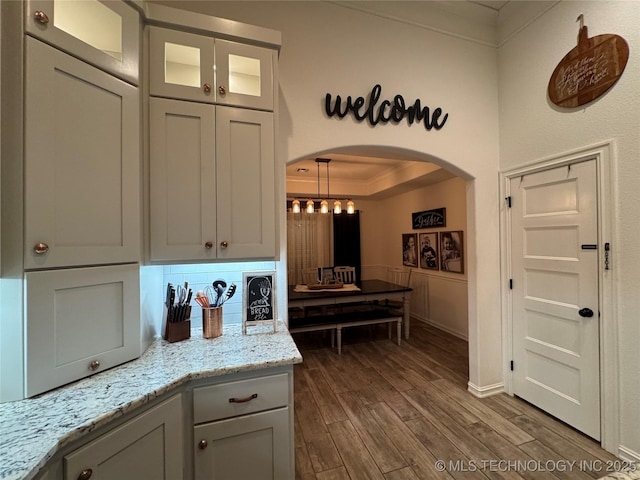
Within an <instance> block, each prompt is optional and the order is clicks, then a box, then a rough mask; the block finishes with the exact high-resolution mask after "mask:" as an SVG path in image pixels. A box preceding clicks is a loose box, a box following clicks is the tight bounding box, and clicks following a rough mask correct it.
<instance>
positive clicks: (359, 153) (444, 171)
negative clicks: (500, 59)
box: [286, 146, 475, 363]
mask: <svg viewBox="0 0 640 480" xmlns="http://www.w3.org/2000/svg"><path fill="white" fill-rule="evenodd" d="M316 157H322V158H330V159H332V167H331V168H332V170H331V176H330V180H331V182H330V193H331V197H342V198H354V200H355V202H356V205H357V207H356V208H357V209H358V210H360V211H361V218H362V225H361V232H362V239H361V241H362V259H361V260H362V262H361V263H362V275H363V278H379V277H380V275H384V270H386V267H388V266H394V265H398V264H400V265H401V264H402V254H401V248H402V243H401V242H402V235H403V234H415V235H416V240H419V239H420V238H421V236H422V235H424V234H427V233H428V234H435V238H436V239H437V238H438V235H442V233H444V232H451V231H455V232H460V236H461V237H462V241H463V245H464V249H463V250H464V267H463V268H461V271H459V272H454V273H452V272H447V271H443V270H441V269H440V268H439V265H438V268H436V269H428V268H421V265H419V264H418V265H416V267H415V268H414V269H413V270H414V271H413V273H412V288H413V289H414V292H413V293H412V302H411V303H412V308H411V311H412V316H413V317H414V321H415V320H422V321H426V322H427V323H432V324H434V325H435V326H436V327H438V328H440V329H443V330H445V331H448V332H449V333H453V334H454V335H456V336H459V337H462V338H465V339H466V340H468V341H469V345H470V348H469V350H470V352H472V351H474V350H475V349H474V348H473V347H471V342H473V341H475V340H474V339H473V338H472V332H474V331H475V330H474V328H471V325H472V324H473V323H475V320H474V319H472V316H471V314H472V313H474V312H475V309H472V310H471V311H470V309H469V306H472V308H473V305H475V299H471V298H470V296H471V293H472V292H473V289H471V288H469V286H470V284H471V283H472V282H471V280H472V278H473V276H474V275H475V269H474V268H473V264H474V261H475V258H474V254H473V248H471V246H473V245H474V244H475V239H474V236H473V235H472V232H473V229H472V228H470V225H473V222H471V223H470V221H469V218H468V217H469V216H468V212H467V210H468V206H469V205H472V206H473V203H474V199H473V195H471V196H469V194H468V192H471V193H473V191H474V190H473V178H472V177H471V176H470V175H469V174H467V173H466V172H464V171H461V170H460V169H459V168H457V167H455V166H453V165H451V164H449V163H448V162H446V161H443V160H441V159H439V158H436V157H433V156H431V155H428V154H425V153H421V152H415V151H410V150H405V149H399V148H395V147H380V146H366V147H363V146H352V147H341V148H336V149H333V150H330V151H327V150H325V151H322V152H315V153H310V154H309V155H308V156H305V157H301V158H298V159H295V160H292V161H290V162H288V164H287V190H286V191H287V198H288V200H289V201H291V200H292V199H293V197H296V198H297V197H301V198H305V195H306V196H307V197H316V196H320V197H322V196H325V194H327V191H328V188H326V187H328V185H325V181H327V179H326V178H325V175H324V172H322V174H321V175H319V178H318V176H317V175H316V170H315V165H314V159H315V158H316ZM369 161H370V163H372V164H374V170H375V169H377V170H378V173H376V175H377V178H375V179H374V180H371V179H369V180H367V179H363V175H360V174H357V173H355V172H356V171H357V169H358V168H362V169H367V168H371V165H367V163H368V162H369ZM343 164H344V165H343ZM334 165H335V166H336V167H337V168H333V166H334ZM300 167H302V168H303V169H305V170H307V171H306V172H302V173H300V172H296V170H297V169H298V168H300ZM385 169H386V170H385ZM341 170H342V171H341ZM380 171H381V172H380ZM348 173H351V174H352V178H350V179H348V180H345V175H347V174H348ZM367 182H368V183H367ZM305 187H306V189H305ZM456 197H457V198H456ZM303 204H304V201H303ZM432 208H434V209H436V208H445V209H446V214H447V222H446V223H445V225H443V226H440V227H436V228H428V229H419V228H416V229H414V228H413V225H412V213H414V212H420V211H423V210H429V209H432ZM471 214H472V216H473V209H471ZM430 236H431V237H432V238H433V236H432V235H430ZM437 246H438V245H436V247H437ZM470 358H471V357H470ZM470 363H471V362H470Z"/></svg>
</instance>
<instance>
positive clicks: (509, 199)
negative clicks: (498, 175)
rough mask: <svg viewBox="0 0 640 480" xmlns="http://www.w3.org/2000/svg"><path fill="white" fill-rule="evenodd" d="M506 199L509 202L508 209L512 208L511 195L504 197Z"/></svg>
mask: <svg viewBox="0 0 640 480" xmlns="http://www.w3.org/2000/svg"><path fill="white" fill-rule="evenodd" d="M504 199H505V200H506V201H507V208H511V195H509V196H508V197H504Z"/></svg>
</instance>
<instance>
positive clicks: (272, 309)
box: [242, 271, 277, 334]
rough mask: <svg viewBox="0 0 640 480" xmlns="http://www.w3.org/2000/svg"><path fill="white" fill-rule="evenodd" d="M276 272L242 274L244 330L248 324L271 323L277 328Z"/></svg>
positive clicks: (244, 330) (243, 330) (245, 331)
mask: <svg viewBox="0 0 640 480" xmlns="http://www.w3.org/2000/svg"><path fill="white" fill-rule="evenodd" d="M275 285H276V272H274V271H270V272H244V273H243V274H242V286H243V289H242V308H243V310H242V332H243V333H245V334H246V333H247V326H253V325H271V326H273V331H274V332H275V329H276V319H277V311H276V293H275Z"/></svg>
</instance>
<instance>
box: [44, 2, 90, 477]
mask: <svg viewBox="0 0 640 480" xmlns="http://www.w3.org/2000/svg"><path fill="white" fill-rule="evenodd" d="M33 18H35V19H36V22H38V23H41V24H42V25H46V24H47V23H49V17H47V14H46V13H44V12H43V11H42V10H36V11H35V12H33ZM87 478H89V477H87Z"/></svg>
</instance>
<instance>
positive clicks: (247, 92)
mask: <svg viewBox="0 0 640 480" xmlns="http://www.w3.org/2000/svg"><path fill="white" fill-rule="evenodd" d="M149 43H150V48H149V71H150V78H149V92H150V94H151V95H153V96H158V97H167V98H177V99H183V100H193V101H196V102H206V103H216V104H219V105H229V106H237V107H245V108H252V109H257V110H273V98H274V95H273V82H274V76H273V64H274V62H275V61H276V52H275V50H271V49H268V48H264V47H257V46H254V45H246V44H242V43H237V42H231V41H228V40H221V39H214V38H212V37H207V36H203V35H196V34H192V33H187V32H181V31H177V30H171V29H166V28H160V27H149Z"/></svg>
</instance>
